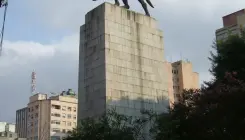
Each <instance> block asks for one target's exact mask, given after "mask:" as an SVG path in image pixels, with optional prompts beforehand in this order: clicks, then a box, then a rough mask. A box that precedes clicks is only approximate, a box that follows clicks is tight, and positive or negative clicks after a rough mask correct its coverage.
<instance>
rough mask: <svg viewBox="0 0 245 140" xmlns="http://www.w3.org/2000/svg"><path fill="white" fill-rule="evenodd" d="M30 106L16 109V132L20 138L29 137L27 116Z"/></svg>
mask: <svg viewBox="0 0 245 140" xmlns="http://www.w3.org/2000/svg"><path fill="white" fill-rule="evenodd" d="M27 113H28V108H27V107H25V108H22V109H19V110H17V111H16V133H17V134H18V137H19V138H26V137H27V131H26V130H27V118H28V117H27V116H28V114H27Z"/></svg>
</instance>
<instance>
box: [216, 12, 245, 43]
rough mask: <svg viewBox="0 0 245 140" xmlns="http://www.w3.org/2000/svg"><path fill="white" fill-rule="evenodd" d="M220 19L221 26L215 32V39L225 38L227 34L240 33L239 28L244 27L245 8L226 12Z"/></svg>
mask: <svg viewBox="0 0 245 140" xmlns="http://www.w3.org/2000/svg"><path fill="white" fill-rule="evenodd" d="M222 19H223V27H222V28H220V29H218V30H216V32H215V34H216V39H217V40H223V39H226V38H227V37H228V35H229V34H230V35H235V34H238V35H239V34H240V31H241V28H245V9H242V10H239V11H236V12H234V13H231V14H228V15H226V16H224V17H223V18H222Z"/></svg>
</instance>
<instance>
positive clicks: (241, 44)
mask: <svg viewBox="0 0 245 140" xmlns="http://www.w3.org/2000/svg"><path fill="white" fill-rule="evenodd" d="M213 48H214V52H211V57H210V58H209V59H210V60H211V63H212V67H211V69H210V72H211V73H212V74H213V75H214V77H215V78H216V80H222V79H223V78H224V76H225V73H226V72H236V73H237V77H238V78H239V79H241V80H245V63H244V62H245V55H244V54H245V31H244V30H241V35H240V36H239V35H230V36H229V37H228V39H226V40H223V41H217V42H216V43H215V44H214V45H213Z"/></svg>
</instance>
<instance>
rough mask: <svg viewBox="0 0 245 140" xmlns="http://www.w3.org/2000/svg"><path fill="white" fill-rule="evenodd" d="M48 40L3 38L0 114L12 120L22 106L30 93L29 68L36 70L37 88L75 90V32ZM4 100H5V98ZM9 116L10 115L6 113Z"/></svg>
mask: <svg viewBox="0 0 245 140" xmlns="http://www.w3.org/2000/svg"><path fill="white" fill-rule="evenodd" d="M53 42H54V43H51V44H47V45H44V44H41V43H39V42H34V41H32V42H28V41H17V42H12V41H4V48H3V52H2V56H1V57H0V69H1V73H0V89H1V94H0V106H5V107H8V109H7V110H4V114H3V113H2V112H3V111H1V113H0V118H5V119H8V121H14V116H15V110H16V109H19V108H22V107H25V106H26V104H27V102H28V98H29V96H30V95H31V91H30V89H31V72H32V71H33V70H35V72H36V73H37V75H36V77H37V79H36V83H37V85H36V86H37V88H36V89H37V91H38V92H43V93H49V92H61V91H62V90H66V89H68V88H72V89H74V90H75V91H77V81H78V79H77V77H78V43H79V40H78V34H74V35H70V36H66V37H64V38H63V39H62V40H60V41H53ZM5 101H7V102H5ZM9 116H11V117H9Z"/></svg>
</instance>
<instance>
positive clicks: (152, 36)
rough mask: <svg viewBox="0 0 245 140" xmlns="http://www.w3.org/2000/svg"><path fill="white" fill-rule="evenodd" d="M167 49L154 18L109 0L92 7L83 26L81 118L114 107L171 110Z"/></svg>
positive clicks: (130, 112)
mask: <svg viewBox="0 0 245 140" xmlns="http://www.w3.org/2000/svg"><path fill="white" fill-rule="evenodd" d="M163 51H164V48H163V33H162V31H161V30H159V29H158V27H157V21H156V20H155V19H154V18H152V17H149V16H145V15H142V14H140V13H136V12H134V11H130V10H127V9H125V8H122V7H119V6H116V5H113V4H110V3H103V4H101V5H100V6H98V7H96V8H95V9H93V10H91V11H90V12H88V13H87V14H86V17H85V24H84V25H82V26H81V28H80V50H79V53H80V54H79V85H78V87H79V89H78V91H79V92H78V93H79V94H78V98H79V103H78V107H79V111H78V119H83V118H85V117H96V116H100V115H101V114H103V113H105V111H106V110H107V109H111V108H114V107H115V108H116V111H117V112H118V113H121V114H127V115H131V116H138V115H141V113H140V110H141V109H152V110H154V111H156V112H159V113H160V112H164V111H167V107H168V105H169V103H168V100H167V98H168V88H169V87H168V72H167V67H166V66H165V65H164V63H165V58H164V54H163Z"/></svg>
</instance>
